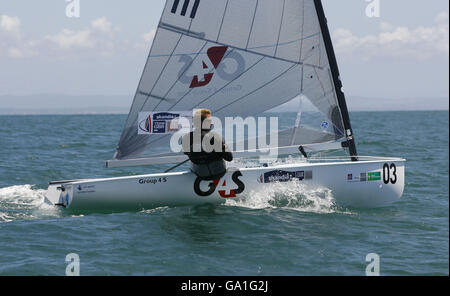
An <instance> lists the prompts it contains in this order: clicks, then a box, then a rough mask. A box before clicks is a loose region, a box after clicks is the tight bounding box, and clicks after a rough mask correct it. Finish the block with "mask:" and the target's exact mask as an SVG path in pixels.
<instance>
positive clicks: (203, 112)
mask: <svg viewBox="0 0 450 296" xmlns="http://www.w3.org/2000/svg"><path fill="white" fill-rule="evenodd" d="M210 116H211V110H209V109H199V110H197V111H195V114H194V125H195V127H196V128H198V127H197V126H196V125H197V124H198V123H200V128H201V125H202V124H203V121H204V120H205V119H206V118H208V117H210ZM199 117H200V122H199V120H198V118H199Z"/></svg>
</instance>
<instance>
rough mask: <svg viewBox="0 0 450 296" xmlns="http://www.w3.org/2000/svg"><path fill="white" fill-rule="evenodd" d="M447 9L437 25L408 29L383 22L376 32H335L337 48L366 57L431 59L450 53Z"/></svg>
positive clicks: (350, 54)
mask: <svg viewBox="0 0 450 296" xmlns="http://www.w3.org/2000/svg"><path fill="white" fill-rule="evenodd" d="M448 20H449V17H448V12H446V11H444V12H441V13H440V14H439V15H438V16H436V18H435V20H434V25H433V26H430V27H424V26H420V27H417V28H408V27H405V26H400V27H395V26H393V25H391V24H389V23H381V25H380V32H379V33H378V34H377V35H366V36H356V35H355V34H353V33H352V32H351V31H350V30H348V29H337V30H335V31H334V32H333V40H334V46H335V48H336V51H337V52H338V53H339V54H340V55H342V56H345V55H348V56H352V57H355V56H358V57H360V58H362V59H365V60H370V59H374V58H378V57H395V58H415V59H428V58H432V57H435V56H444V55H445V56H447V57H448V54H449V23H448Z"/></svg>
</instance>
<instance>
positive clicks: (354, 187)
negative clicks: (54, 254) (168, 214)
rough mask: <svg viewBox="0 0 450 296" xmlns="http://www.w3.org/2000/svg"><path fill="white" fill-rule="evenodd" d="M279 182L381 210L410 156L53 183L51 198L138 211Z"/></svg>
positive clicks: (397, 194)
mask: <svg viewBox="0 0 450 296" xmlns="http://www.w3.org/2000/svg"><path fill="white" fill-rule="evenodd" d="M275 182H281V183H283V182H299V183H302V184H304V185H305V187H306V188H308V187H311V188H317V187H322V188H327V189H329V190H330V191H331V194H332V196H333V198H334V200H335V202H336V204H337V205H342V206H350V207H357V208H376V207H382V206H386V205H390V204H392V203H393V202H396V201H398V200H399V199H400V198H401V196H402V194H403V190H404V184H405V160H403V159H393V158H390V159H378V160H369V161H358V162H351V161H344V162H325V163H323V162H318V163H310V162H304V163H296V164H287V165H279V166H271V167H257V168H242V169H237V168H230V169H229V170H228V172H227V174H226V175H225V176H224V177H223V178H222V179H220V180H216V181H200V180H198V179H197V177H196V176H195V175H194V174H193V173H191V172H179V173H165V174H150V175H141V176H132V177H120V178H108V179H90V180H75V181H61V182H52V183H51V185H50V186H49V188H48V191H47V195H46V202H47V203H49V204H53V205H59V206H62V207H64V208H67V209H70V210H75V211H95V210H137V209H143V208H155V207H161V206H192V205H200V204H221V203H224V202H225V201H226V200H227V199H240V198H246V197H248V196H249V194H250V193H251V192H254V191H257V192H261V194H264V188H265V187H266V186H270V185H271V184H273V183H275Z"/></svg>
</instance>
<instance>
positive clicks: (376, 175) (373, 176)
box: [347, 172, 381, 182]
mask: <svg viewBox="0 0 450 296" xmlns="http://www.w3.org/2000/svg"><path fill="white" fill-rule="evenodd" d="M380 180H381V173H380V172H369V173H360V174H359V176H356V175H355V174H347V181H348V182H358V181H359V182H367V181H370V182H372V181H380Z"/></svg>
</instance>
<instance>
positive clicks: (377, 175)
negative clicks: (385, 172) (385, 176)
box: [367, 172, 381, 181]
mask: <svg viewBox="0 0 450 296" xmlns="http://www.w3.org/2000/svg"><path fill="white" fill-rule="evenodd" d="M367 176H368V180H369V181H381V172H371V173H368V174H367Z"/></svg>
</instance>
